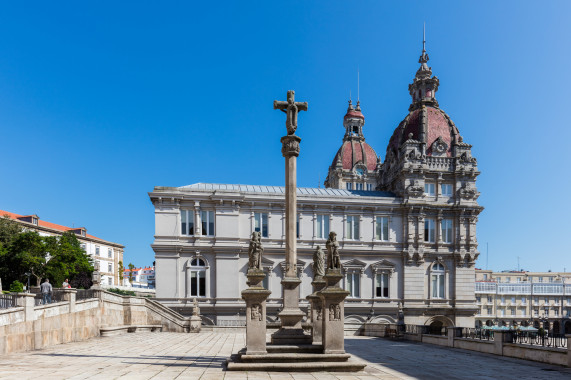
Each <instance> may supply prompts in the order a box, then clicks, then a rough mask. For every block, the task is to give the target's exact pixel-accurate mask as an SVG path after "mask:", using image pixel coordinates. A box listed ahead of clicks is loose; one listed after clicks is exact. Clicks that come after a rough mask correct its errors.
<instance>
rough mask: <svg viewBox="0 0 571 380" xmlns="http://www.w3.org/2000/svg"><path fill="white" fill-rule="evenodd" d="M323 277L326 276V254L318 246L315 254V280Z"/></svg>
mask: <svg viewBox="0 0 571 380" xmlns="http://www.w3.org/2000/svg"><path fill="white" fill-rule="evenodd" d="M323 276H325V253H324V252H323V250H322V249H321V246H319V245H318V246H317V249H316V250H315V252H314V253H313V279H314V280H315V279H317V278H319V277H323Z"/></svg>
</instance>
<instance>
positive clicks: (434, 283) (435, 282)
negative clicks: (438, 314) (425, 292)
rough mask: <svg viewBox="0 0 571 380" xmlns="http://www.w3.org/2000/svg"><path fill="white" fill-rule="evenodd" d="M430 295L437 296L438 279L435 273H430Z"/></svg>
mask: <svg viewBox="0 0 571 380" xmlns="http://www.w3.org/2000/svg"><path fill="white" fill-rule="evenodd" d="M432 297H434V298H436V297H438V280H437V276H436V275H435V274H433V275H432Z"/></svg>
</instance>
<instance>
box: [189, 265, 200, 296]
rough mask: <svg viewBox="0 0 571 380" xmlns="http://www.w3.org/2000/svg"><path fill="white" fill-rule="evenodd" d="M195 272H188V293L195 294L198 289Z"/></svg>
mask: <svg viewBox="0 0 571 380" xmlns="http://www.w3.org/2000/svg"><path fill="white" fill-rule="evenodd" d="M196 275H197V273H196V271H192V272H190V295H191V296H197V295H198V294H197V291H198V282H197V278H196V277H197V276H196Z"/></svg>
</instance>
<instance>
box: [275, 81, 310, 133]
mask: <svg viewBox="0 0 571 380" xmlns="http://www.w3.org/2000/svg"><path fill="white" fill-rule="evenodd" d="M274 109H275V110H276V109H279V110H280V111H282V112H285V114H286V128H287V134H288V135H294V134H295V130H296V129H297V113H298V112H299V111H307V102H296V101H295V91H292V90H290V91H288V92H287V101H286V102H280V101H277V100H274Z"/></svg>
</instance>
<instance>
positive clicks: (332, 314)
mask: <svg viewBox="0 0 571 380" xmlns="http://www.w3.org/2000/svg"><path fill="white" fill-rule="evenodd" d="M329 320H330V321H340V320H341V306H340V305H339V304H338V303H334V304H331V305H329Z"/></svg>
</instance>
